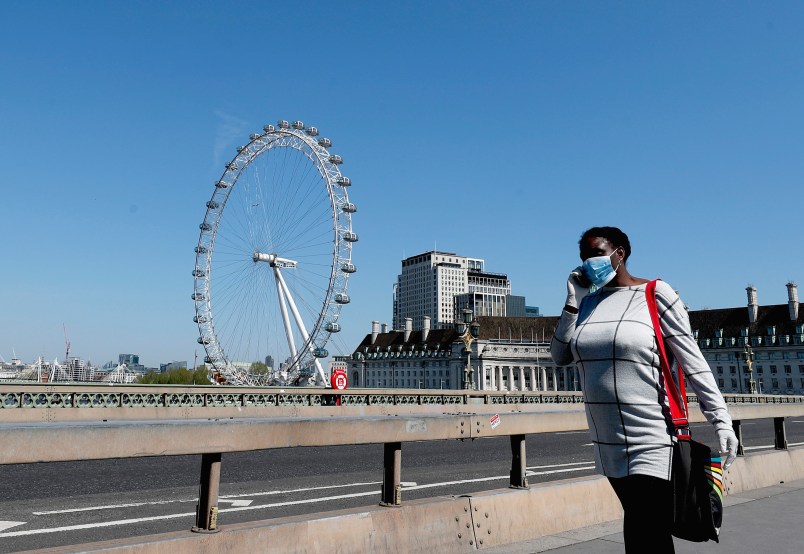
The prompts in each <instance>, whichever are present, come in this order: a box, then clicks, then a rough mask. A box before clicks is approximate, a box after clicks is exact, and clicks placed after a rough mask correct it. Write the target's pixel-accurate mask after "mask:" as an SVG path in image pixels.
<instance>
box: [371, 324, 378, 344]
mask: <svg viewBox="0 0 804 554" xmlns="http://www.w3.org/2000/svg"><path fill="white" fill-rule="evenodd" d="M379 332H380V322H379V321H372V322H371V344H374V343H375V341H376V340H377V334H379Z"/></svg>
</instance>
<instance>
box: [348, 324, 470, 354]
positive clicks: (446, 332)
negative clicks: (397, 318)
mask: <svg viewBox="0 0 804 554" xmlns="http://www.w3.org/2000/svg"><path fill="white" fill-rule="evenodd" d="M456 340H458V333H456V332H455V330H454V329H430V332H429V333H428V334H427V340H426V341H425V342H422V330H421V329H419V330H418V331H411V332H410V336H409V337H408V340H407V341H405V332H404V331H388V332H387V333H378V334H377V339H376V340H375V341H374V344H372V343H371V333H369V334H367V335H366V336H365V337H364V338H363V340H362V341H361V342H360V344H359V345H358V347H357V348H356V349H355V352H362V351H363V349H364V348H369V349H371V350H373V349H374V348H379V351H380V352H385V351H387V350H388V349H389V347H390V348H391V349H394V348H397V347H406V349H410V347H411V346H415V347H416V349H417V350H419V349H421V346H422V345H424V346H425V348H424V349H426V350H436V349H438V350H446V349H448V348H450V345H451V344H452V343H453V342H455V341H456Z"/></svg>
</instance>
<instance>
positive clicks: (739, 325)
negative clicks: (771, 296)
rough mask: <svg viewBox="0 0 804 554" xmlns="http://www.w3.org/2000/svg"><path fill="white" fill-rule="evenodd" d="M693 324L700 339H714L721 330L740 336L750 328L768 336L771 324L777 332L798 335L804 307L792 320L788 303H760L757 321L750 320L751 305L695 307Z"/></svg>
mask: <svg viewBox="0 0 804 554" xmlns="http://www.w3.org/2000/svg"><path fill="white" fill-rule="evenodd" d="M690 324H691V325H692V329H693V330H697V331H698V337H699V338H712V337H714V336H715V332H716V331H717V330H718V329H723V336H724V337H739V336H740V335H741V333H742V330H743V329H745V328H746V327H748V334H749V336H760V335H761V336H765V335H767V334H768V327H770V326H776V334H777V335H794V334H796V331H795V329H796V325H801V324H804V310H801V309H799V312H798V318H797V319H796V320H795V321H792V320H791V319H790V312H789V309H788V306H787V304H775V305H771V306H759V309H758V310H757V320H756V321H755V322H754V323H749V322H748V308H747V307H742V308H720V309H716V310H695V311H691V312H690Z"/></svg>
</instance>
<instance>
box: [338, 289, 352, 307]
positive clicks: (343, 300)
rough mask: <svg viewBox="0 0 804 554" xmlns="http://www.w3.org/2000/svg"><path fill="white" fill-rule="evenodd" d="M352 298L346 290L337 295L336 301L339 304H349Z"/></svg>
mask: <svg viewBox="0 0 804 554" xmlns="http://www.w3.org/2000/svg"><path fill="white" fill-rule="evenodd" d="M351 301H352V300H351V299H350V298H349V295H348V294H346V293H345V292H339V293H338V294H336V295H335V302H337V303H338V304H348V303H349V302H351Z"/></svg>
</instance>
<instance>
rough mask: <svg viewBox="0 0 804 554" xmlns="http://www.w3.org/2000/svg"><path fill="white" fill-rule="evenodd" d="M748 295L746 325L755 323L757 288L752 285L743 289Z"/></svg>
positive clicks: (757, 305) (757, 309)
mask: <svg viewBox="0 0 804 554" xmlns="http://www.w3.org/2000/svg"><path fill="white" fill-rule="evenodd" d="M745 292H747V293H748V323H756V320H757V315H758V314H759V304H757V288H756V287H755V286H754V285H748V286H747V287H745Z"/></svg>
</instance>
